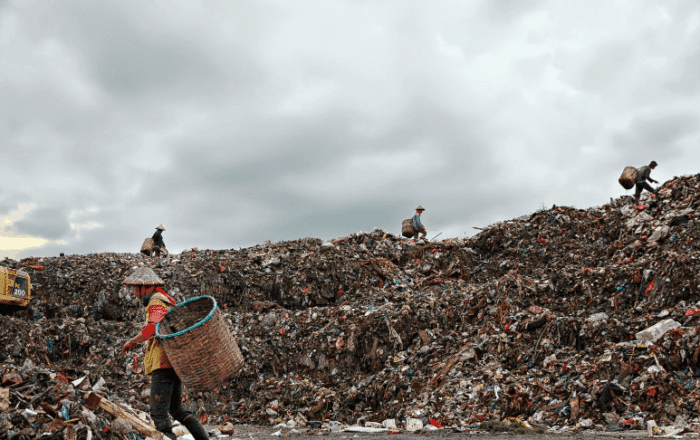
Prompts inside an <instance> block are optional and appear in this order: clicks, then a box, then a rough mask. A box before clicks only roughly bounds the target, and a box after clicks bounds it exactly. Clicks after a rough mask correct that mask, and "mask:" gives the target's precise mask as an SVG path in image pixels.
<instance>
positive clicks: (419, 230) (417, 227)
mask: <svg viewBox="0 0 700 440" xmlns="http://www.w3.org/2000/svg"><path fill="white" fill-rule="evenodd" d="M423 211H425V208H423V207H422V206H421V205H418V207H417V208H416V214H415V215H414V216H413V240H414V241H418V235H419V234H422V235H423V239H425V236H426V235H428V233H427V232H426V230H425V226H423V223H421V221H420V215H421V214H422V213H423Z"/></svg>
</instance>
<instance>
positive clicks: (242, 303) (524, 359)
mask: <svg viewBox="0 0 700 440" xmlns="http://www.w3.org/2000/svg"><path fill="white" fill-rule="evenodd" d="M659 189H660V193H659V196H658V197H656V196H655V195H653V194H651V193H644V194H643V196H642V198H641V201H640V204H639V205H635V204H634V200H633V197H631V196H629V195H628V196H622V197H620V198H617V199H611V200H610V203H608V204H605V205H603V206H597V207H591V208H588V209H576V208H573V207H566V206H552V207H551V208H550V209H544V208H543V209H540V210H538V211H536V212H534V213H532V214H530V215H524V216H522V217H519V218H515V219H512V220H508V221H502V222H498V223H495V224H492V225H488V226H486V227H483V228H479V232H478V233H477V234H476V235H474V236H472V237H467V238H452V239H445V240H442V241H423V240H419V241H418V242H414V241H413V240H411V239H407V238H404V237H402V236H401V235H400V234H396V235H394V234H392V233H390V232H385V231H383V230H380V229H375V230H373V231H372V232H369V233H364V232H358V233H355V234H352V235H350V236H347V237H342V238H337V239H334V240H330V241H327V242H324V241H323V240H320V239H316V238H304V239H299V240H294V241H285V242H279V243H271V242H267V243H265V244H260V245H257V246H253V247H250V248H245V249H238V250H235V249H229V250H199V249H196V248H193V249H189V250H187V251H184V252H182V253H180V254H171V255H168V256H165V257H162V258H155V257H147V256H144V255H141V254H140V253H138V252H135V253H101V254H89V255H67V256H60V257H45V258H25V259H22V260H19V261H14V260H5V261H4V262H3V263H4V264H5V265H7V266H10V267H12V268H24V269H25V270H27V272H28V273H29V274H30V276H31V280H32V300H31V304H30V306H29V307H28V308H27V309H16V310H11V311H4V312H3V314H2V315H1V316H0V319H2V329H1V330H0V413H1V414H0V439H10V438H12V439H30V438H43V439H53V438H75V439H93V438H131V439H135V438H143V435H141V434H139V433H138V432H136V431H134V430H133V429H132V428H131V427H130V426H129V424H128V423H127V424H126V425H125V424H124V423H123V420H121V419H118V418H114V417H113V416H112V415H110V414H108V413H106V412H104V411H102V410H100V409H99V408H97V409H96V408H88V407H87V406H86V405H85V395H86V393H87V392H88V391H93V392H95V393H98V394H100V395H102V396H104V397H105V398H108V399H109V400H111V401H113V402H117V403H119V404H121V405H123V406H124V407H126V408H129V409H130V410H132V411H134V413H137V414H140V415H141V416H142V417H143V418H144V419H145V420H147V419H148V416H147V413H148V390H149V376H148V375H145V374H144V372H143V364H142V361H143V347H142V346H141V347H139V349H138V350H137V351H136V353H131V354H129V355H122V354H121V347H122V345H123V344H124V342H126V341H127V340H128V339H129V338H131V337H133V336H134V335H135V334H136V333H137V332H138V331H139V330H140V328H141V327H142V325H143V320H144V315H143V310H142V307H141V306H140V305H139V304H138V302H137V300H136V298H135V297H134V295H133V293H132V292H131V290H129V289H128V288H127V287H125V286H123V285H122V284H121V282H122V281H123V280H124V279H125V278H126V277H127V276H128V274H129V273H130V272H131V271H132V270H133V269H134V268H135V267H137V266H139V265H147V266H149V267H151V268H152V269H153V270H154V271H155V272H156V273H157V274H158V276H160V277H161V278H162V279H163V280H164V281H165V283H166V286H165V288H166V290H167V291H168V293H169V294H171V295H172V296H173V297H174V298H175V299H176V300H178V301H184V300H186V299H189V298H193V297H196V296H200V295H208V296H212V297H214V298H215V299H216V301H217V304H218V306H219V308H220V310H221V311H222V312H223V314H224V317H225V320H226V322H227V324H228V325H229V328H230V331H231V333H232V334H233V335H234V337H235V338H236V341H237V343H238V346H239V347H240V350H241V353H242V354H243V357H244V359H245V367H244V369H243V370H242V371H241V372H240V373H239V374H238V375H236V377H234V378H232V379H231V380H230V381H228V382H227V383H224V384H222V386H221V387H219V388H217V389H214V390H197V389H189V388H187V387H186V388H185V406H186V407H187V408H188V409H189V410H191V411H193V412H194V413H195V414H196V415H197V417H199V418H200V420H201V421H202V422H203V423H205V424H207V425H209V426H216V427H219V428H220V429H219V431H220V432H224V433H225V432H229V431H231V432H232V430H235V426H236V425H238V424H253V425H260V426H270V427H274V426H278V427H279V428H280V430H284V429H297V430H299V429H310V430H314V429H321V430H323V429H326V430H332V431H337V430H342V429H347V430H348V431H350V432H353V430H355V431H357V432H374V430H378V431H381V432H424V431H426V430H437V429H450V430H453V431H460V432H467V431H479V430H480V429H483V428H484V426H486V425H487V424H489V423H492V424H493V423H496V422H497V423H500V424H505V425H513V426H518V427H520V428H521V429H522V428H525V429H539V430H543V431H541V432H554V433H557V432H574V431H585V430H592V431H596V430H597V431H613V432H615V431H625V430H638V431H640V432H643V431H647V432H648V433H649V435H659V436H660V435H665V434H666V433H673V434H674V435H677V434H678V433H683V432H685V433H697V432H700V402H699V401H698V392H699V391H700V345H698V341H699V340H700V318H699V316H700V223H699V222H698V214H700V213H699V212H698V210H699V208H700V174H697V175H693V176H681V177H675V178H674V179H673V180H670V181H667V182H665V183H664V184H663V185H661V187H660V188H659ZM363 429H364V431H363Z"/></svg>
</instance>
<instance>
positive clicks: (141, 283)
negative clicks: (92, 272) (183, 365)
mask: <svg viewBox="0 0 700 440" xmlns="http://www.w3.org/2000/svg"><path fill="white" fill-rule="evenodd" d="M122 284H125V285H127V286H133V288H134V294H135V295H136V297H138V299H139V300H140V302H141V304H142V305H143V307H144V308H145V312H146V325H145V326H144V328H143V329H142V330H141V332H140V333H139V334H138V335H136V336H134V337H133V338H132V339H130V340H129V341H127V342H126V343H125V344H124V346H123V347H122V354H126V353H127V352H129V351H130V350H132V349H134V348H135V347H136V346H137V345H138V344H140V343H141V342H146V353H145V355H144V370H145V372H146V374H150V375H151V396H150V399H149V411H150V413H151V418H152V419H153V421H154V422H155V424H156V429H157V430H158V431H160V432H162V433H163V434H164V435H165V436H166V437H168V438H169V439H176V438H177V437H176V436H175V434H174V433H173V431H172V424H171V422H170V418H169V416H168V413H170V414H171V415H172V416H173V418H174V419H175V420H177V421H178V422H180V423H182V424H183V425H184V426H185V428H187V430H188V431H190V434H192V436H193V437H194V438H195V440H206V439H208V438H209V435H208V434H207V432H206V430H205V429H204V427H203V426H202V424H201V423H199V420H197V418H196V417H195V416H194V415H192V414H191V413H190V412H189V411H187V410H186V409H185V408H184V407H183V406H182V381H181V380H180V378H179V377H178V375H177V373H176V372H175V370H174V369H173V366H172V365H171V364H170V360H168V356H167V355H166V353H165V352H164V351H163V348H162V347H161V346H160V344H159V343H158V340H157V339H156V338H155V332H156V324H157V323H159V322H161V321H162V320H163V318H164V317H165V314H166V313H168V310H170V309H171V308H172V307H173V306H175V305H176V303H177V302H176V301H175V300H174V299H173V298H172V297H171V296H170V295H168V294H167V293H166V291H165V290H163V288H162V286H164V285H165V283H164V282H163V280H162V279H160V278H159V277H158V275H156V274H155V272H153V270H151V269H150V268H148V267H139V268H138V269H136V271H134V273H133V274H131V275H130V276H129V277H128V278H127V279H126V280H124V281H123V283H122Z"/></svg>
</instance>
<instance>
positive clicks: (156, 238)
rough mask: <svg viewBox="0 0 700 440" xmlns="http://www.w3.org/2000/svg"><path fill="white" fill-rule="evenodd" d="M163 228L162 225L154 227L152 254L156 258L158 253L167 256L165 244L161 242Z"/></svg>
mask: <svg viewBox="0 0 700 440" xmlns="http://www.w3.org/2000/svg"><path fill="white" fill-rule="evenodd" d="M164 231H165V228H164V227H163V225H158V226H156V232H154V233H153V237H151V238H152V239H153V254H154V255H155V256H156V257H158V256H160V253H161V252H163V253H165V255H168V250H167V249H166V248H165V242H164V241H163V232H164Z"/></svg>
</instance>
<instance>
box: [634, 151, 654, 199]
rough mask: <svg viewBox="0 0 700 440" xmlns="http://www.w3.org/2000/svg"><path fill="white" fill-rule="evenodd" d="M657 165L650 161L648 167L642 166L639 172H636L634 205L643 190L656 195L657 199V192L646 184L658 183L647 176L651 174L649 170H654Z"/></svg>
mask: <svg viewBox="0 0 700 440" xmlns="http://www.w3.org/2000/svg"><path fill="white" fill-rule="evenodd" d="M657 165H658V164H657V163H656V161H655V160H652V161H651V163H650V164H649V165H644V166H643V167H641V168H639V170H637V179H636V181H635V182H634V203H635V205H636V204H637V203H639V196H640V195H641V194H642V191H644V190H647V191H649V192H652V193H654V194H656V196H657V197H658V195H659V192H658V191H657V190H655V189H654V188H652V187H651V185H649V184H648V183H647V180H648V181H649V182H654V183H659V181H658V180H654V179H652V178H651V177H650V176H649V174H651V170H653V169H654V168H656V166H657Z"/></svg>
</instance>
